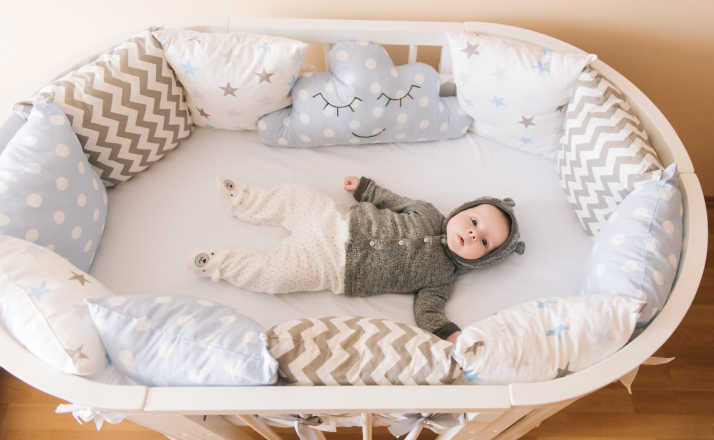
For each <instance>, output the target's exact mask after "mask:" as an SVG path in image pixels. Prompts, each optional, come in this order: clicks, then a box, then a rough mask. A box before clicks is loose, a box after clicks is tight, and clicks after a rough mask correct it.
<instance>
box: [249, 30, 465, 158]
mask: <svg viewBox="0 0 714 440" xmlns="http://www.w3.org/2000/svg"><path fill="white" fill-rule="evenodd" d="M327 62H328V65H329V72H319V73H316V72H308V73H305V74H303V76H302V77H301V78H300V79H299V80H298V81H297V83H296V84H295V87H293V90H292V102H293V105H292V106H291V107H287V108H284V109H281V110H278V111H276V112H273V113H270V114H268V115H265V116H263V117H262V118H260V120H259V121H258V134H259V135H260V139H261V141H262V142H263V143H265V144H267V145H272V146H287V147H318V146H325V145H364V144H376V143H386V142H423V141H434V140H440V139H454V138H458V137H461V136H463V135H464V133H466V131H467V130H468V128H469V126H470V125H471V123H472V119H471V117H470V116H469V115H467V114H466V113H465V112H464V111H463V110H462V109H461V108H460V106H459V103H458V101H457V100H456V97H453V96H450V97H444V98H442V97H440V96H439V89H440V83H441V81H440V77H439V74H438V73H437V72H436V70H434V68H432V67H431V66H429V65H426V64H423V63H412V64H406V65H403V66H395V65H394V63H393V62H392V59H391V57H390V56H389V54H388V53H387V51H386V50H385V49H384V48H383V47H382V46H381V45H379V44H375V43H369V42H365V41H340V42H337V43H336V44H335V45H334V46H333V47H332V49H331V50H330V52H329V54H328V56H327Z"/></svg>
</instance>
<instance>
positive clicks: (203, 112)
mask: <svg viewBox="0 0 714 440" xmlns="http://www.w3.org/2000/svg"><path fill="white" fill-rule="evenodd" d="M153 35H154V37H156V39H157V40H158V41H159V42H160V43H161V46H162V47H163V48H164V55H165V57H166V60H167V61H168V62H169V64H170V65H171V67H172V68H173V69H174V72H175V73H176V77H177V78H178V79H179V81H180V82H181V84H183V86H184V88H185V90H186V97H187V101H188V106H189V108H190V109H191V116H192V118H193V122H194V123H195V124H196V125H198V126H199V127H208V128H223V129H227V130H255V127H256V122H257V120H258V118H259V117H260V116H262V115H264V114H266V113H270V112H272V111H275V110H277V109H280V108H282V107H285V106H288V105H290V102H291V100H290V89H291V88H292V86H293V84H294V83H295V80H296V78H297V77H298V75H299V72H300V66H301V65H302V60H303V58H304V56H305V49H306V47H307V45H306V44H305V43H303V42H301V41H297V40H292V39H289V38H283V37H275V36H271V35H259V34H251V33H246V32H230V33H205V32H198V31H192V30H187V29H159V30H157V31H154V32H153Z"/></svg>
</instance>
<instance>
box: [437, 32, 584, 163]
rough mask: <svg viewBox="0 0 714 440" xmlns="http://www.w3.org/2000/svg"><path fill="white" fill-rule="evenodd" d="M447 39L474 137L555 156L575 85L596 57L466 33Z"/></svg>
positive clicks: (551, 156)
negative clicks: (471, 122)
mask: <svg viewBox="0 0 714 440" xmlns="http://www.w3.org/2000/svg"><path fill="white" fill-rule="evenodd" d="M448 40H449V53H450V55H451V59H452V62H453V70H454V80H455V83H456V95H457V97H458V99H459V103H460V104H461V106H462V108H463V109H464V110H465V111H466V112H467V113H468V114H469V115H471V117H473V118H474V126H473V127H474V131H475V132H476V134H478V135H480V136H484V137H486V138H490V139H493V140H495V141H497V142H500V143H502V144H504V145H506V146H508V147H512V148H516V149H519V150H523V151H527V152H529V153H533V154H536V155H539V156H544V157H548V158H554V157H555V154H556V152H557V150H558V145H559V139H560V136H561V135H562V126H563V118H564V112H565V108H566V107H567V104H568V101H569V99H570V96H571V95H572V91H573V87H574V85H575V81H576V79H577V77H578V75H579V74H580V72H581V71H582V70H583V68H585V66H587V65H588V64H589V63H590V62H592V61H593V60H595V59H596V56H595V55H593V54H588V53H585V52H576V51H573V52H569V53H565V52H557V51H553V50H549V49H546V48H543V47H540V46H536V45H533V44H529V43H524V42H520V41H516V40H508V39H504V38H498V37H494V36H488V35H481V34H475V33H467V32H462V33H449V34H448Z"/></svg>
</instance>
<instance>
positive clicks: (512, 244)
mask: <svg viewBox="0 0 714 440" xmlns="http://www.w3.org/2000/svg"><path fill="white" fill-rule="evenodd" d="M484 203H487V204H489V205H494V206H495V207H497V208H498V209H500V210H501V211H502V212H503V213H504V214H506V216H507V217H508V218H509V219H510V220H511V232H510V233H509V234H508V238H506V241H505V242H503V244H502V245H501V246H499V247H498V248H497V249H495V250H493V251H491V252H489V253H488V254H486V255H484V256H483V257H481V258H476V259H474V260H467V259H465V258H461V257H459V256H458V255H456V254H455V253H454V252H453V251H452V250H451V249H449V247H448V246H447V245H446V243H444V251H445V252H446V254H447V255H448V256H449V258H451V260H452V261H453V262H454V264H456V267H457V268H458V271H459V272H465V271H468V270H473V269H483V268H485V267H488V266H492V265H494V264H497V263H500V262H501V261H503V260H504V259H505V258H506V257H508V256H509V255H511V254H512V253H514V252H515V253H517V254H519V255H523V253H524V252H525V250H526V244H525V243H524V242H523V241H521V240H520V238H521V235H520V233H519V230H518V221H516V216H515V214H513V207H514V206H516V203H515V202H514V201H513V199H511V198H508V197H507V198H505V199H503V200H501V199H497V198H495V197H481V198H478V199H476V200H473V201H471V202H467V203H464V204H463V205H461V206H459V207H458V208H456V209H454V210H453V211H451V214H449V215H448V216H447V217H446V218H445V219H444V223H443V225H442V230H443V231H444V234H446V224H447V223H448V222H449V220H451V217H453V216H455V215H456V214H458V213H460V212H461V211H463V210H466V209H470V208H473V207H474V206H478V205H483V204H484Z"/></svg>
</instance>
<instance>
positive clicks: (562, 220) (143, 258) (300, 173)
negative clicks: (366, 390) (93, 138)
mask: <svg viewBox="0 0 714 440" xmlns="http://www.w3.org/2000/svg"><path fill="white" fill-rule="evenodd" d="M347 175H355V176H367V177H370V178H372V179H374V180H375V181H376V182H377V183H379V184H380V185H382V186H385V187H386V188H389V189H391V190H392V191H394V192H396V193H399V194H402V195H405V196H408V197H411V198H414V199H421V200H426V201H429V202H431V203H433V204H434V206H436V207H437V208H438V209H440V210H441V211H442V213H444V214H447V213H448V212H450V211H451V210H452V209H453V208H455V207H457V206H459V205H460V204H461V203H463V202H465V201H468V200H472V199H475V198H477V197H480V196H484V195H490V196H495V197H501V198H502V197H512V198H513V199H514V200H515V201H516V207H515V212H516V215H517V218H518V221H519V225H520V228H521V236H522V239H523V240H524V241H525V242H526V252H525V254H524V255H522V256H521V255H513V256H512V257H510V258H509V259H507V260H506V261H505V262H504V263H502V264H500V265H497V266H494V267H492V268H488V269H484V270H479V271H474V272H471V273H468V274H466V275H463V276H461V277H460V278H459V279H458V280H457V282H456V285H455V288H454V292H453V293H452V296H451V300H450V301H449V302H448V304H447V307H446V313H447V315H448V316H449V318H450V319H451V320H453V321H454V322H456V323H457V324H459V325H461V326H466V325H469V324H470V323H473V322H475V321H477V320H480V319H482V318H485V317H487V316H489V315H490V314H493V313H495V312H497V311H498V310H501V309H503V308H506V307H509V306H511V305H515V304H518V303H521V302H524V301H527V300H529V299H535V298H539V297H543V296H567V295H576V294H577V293H578V291H579V289H580V284H581V281H582V280H583V278H584V271H585V260H586V257H587V255H588V253H589V251H590V248H591V246H592V238H591V237H590V236H588V235H586V234H585V232H584V231H583V229H582V228H581V226H580V225H579V224H578V221H577V218H576V216H575V214H574V213H573V211H572V209H571V208H570V207H569V205H568V204H567V202H566V200H565V196H564V193H563V190H562V189H561V188H560V185H559V182H558V179H557V175H556V172H555V170H554V166H553V162H552V161H551V160H546V159H543V158H540V157H536V156H533V155H530V154H527V153H523V152H519V151H516V150H512V149H509V148H506V147H504V146H501V145H499V144H497V143H495V142H491V141H488V140H485V139H483V138H480V137H477V136H476V135H474V134H468V135H467V136H465V137H463V138H460V139H456V140H449V141H439V142H429V143H413V144H407V143H405V144H385V145H372V146H364V147H354V146H345V147H324V148H317V149H292V148H275V147H267V146H265V145H263V144H261V143H260V141H259V139H258V136H257V135H256V133H255V132H233V131H225V130H216V129H196V130H195V131H194V133H193V134H192V135H191V137H190V138H189V139H187V140H185V141H184V142H183V143H182V144H181V145H180V146H179V147H178V148H177V149H176V150H175V151H172V152H170V153H168V154H167V156H166V157H165V158H164V159H163V160H161V161H160V162H158V163H156V164H155V165H153V166H152V167H151V169H149V170H148V171H146V172H144V173H141V174H139V175H138V176H137V177H135V178H134V179H132V180H131V181H129V182H127V183H124V184H121V185H119V186H118V187H116V188H114V189H111V190H109V214H108V217H107V224H106V229H105V232H104V238H103V240H102V243H101V245H100V247H99V250H98V253H97V256H96V259H95V262H94V266H93V268H92V271H91V273H92V275H94V276H95V277H96V278H97V279H99V280H100V281H101V282H103V283H104V284H105V285H106V286H107V287H108V288H109V289H111V290H112V291H113V292H114V293H116V294H119V295H130V294H139V293H162V294H174V295H192V296H197V297H202V298H206V299H209V300H212V301H217V302H220V303H223V304H226V305H230V306H233V307H235V308H236V309H237V310H238V311H240V312H241V313H243V314H245V315H247V316H250V317H252V318H253V319H255V320H256V321H258V322H259V323H261V324H262V325H263V326H265V327H266V328H267V327H269V326H272V325H274V324H277V323H280V322H283V321H286V320H290V319H297V318H305V317H320V316H334V315H355V316H366V317H375V318H388V319H393V320H397V321H402V322H407V323H410V324H414V318H413V315H412V301H413V296H412V295H397V294H388V295H381V296H376V297H368V298H353V297H344V296H340V295H335V294H332V293H330V292H304V293H293V294H284V295H268V294H261V293H253V292H248V291H245V290H242V289H239V288H236V287H234V286H232V285H230V284H227V283H225V282H219V283H215V282H212V281H209V280H206V279H197V278H195V277H194V276H193V274H192V273H191V272H190V271H189V270H188V269H187V264H188V261H189V260H190V258H191V257H192V256H193V255H194V253H195V252H196V251H198V250H201V249H205V248H233V247H271V246H275V245H276V244H277V243H278V242H279V240H280V239H281V238H283V237H285V236H287V234H288V232H287V231H285V230H282V229H280V228H276V227H271V226H260V225H251V224H246V223H242V222H240V221H239V220H237V219H236V218H234V217H231V216H230V215H229V214H228V212H227V209H226V207H225V205H224V202H223V200H221V198H220V196H219V194H218V190H217V187H216V177H217V176H225V177H229V178H233V179H236V180H239V181H242V182H245V183H250V184H260V185H276V184H281V183H287V182H292V183H304V184H309V185H311V186H313V187H315V188H316V189H318V190H320V191H323V192H324V193H326V194H328V195H330V196H331V197H333V198H334V199H335V200H336V201H337V202H338V203H339V204H343V205H348V204H351V203H354V200H353V198H352V195H351V194H350V193H347V192H345V191H344V190H343V178H344V176H347Z"/></svg>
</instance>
